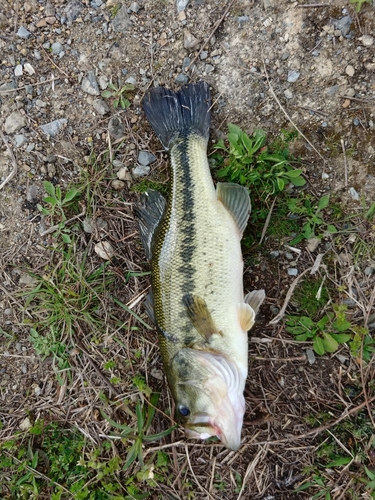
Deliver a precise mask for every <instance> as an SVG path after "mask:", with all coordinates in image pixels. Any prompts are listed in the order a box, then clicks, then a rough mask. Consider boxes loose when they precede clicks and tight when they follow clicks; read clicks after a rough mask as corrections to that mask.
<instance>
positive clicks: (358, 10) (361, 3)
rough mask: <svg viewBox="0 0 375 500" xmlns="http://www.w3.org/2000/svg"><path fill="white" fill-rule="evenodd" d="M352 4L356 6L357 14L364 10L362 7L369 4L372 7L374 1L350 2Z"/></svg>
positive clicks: (358, 0) (353, 0) (356, 0)
mask: <svg viewBox="0 0 375 500" xmlns="http://www.w3.org/2000/svg"><path fill="white" fill-rule="evenodd" d="M350 3H351V4H353V5H354V6H355V10H356V12H360V11H361V9H362V5H363V4H365V3H368V4H370V5H371V3H372V0H350Z"/></svg>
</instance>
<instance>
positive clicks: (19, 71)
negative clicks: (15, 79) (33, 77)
mask: <svg viewBox="0 0 375 500" xmlns="http://www.w3.org/2000/svg"><path fill="white" fill-rule="evenodd" d="M22 75H23V68H22V64H17V66H16V67H15V68H14V76H22Z"/></svg>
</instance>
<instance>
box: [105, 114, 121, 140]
mask: <svg viewBox="0 0 375 500" xmlns="http://www.w3.org/2000/svg"><path fill="white" fill-rule="evenodd" d="M108 132H109V135H110V136H111V137H112V138H113V139H121V137H124V135H125V127H124V125H123V123H122V121H121V120H120V118H119V117H118V116H113V117H112V118H111V119H110V120H109V122H108Z"/></svg>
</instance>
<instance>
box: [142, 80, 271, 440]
mask: <svg viewBox="0 0 375 500" xmlns="http://www.w3.org/2000/svg"><path fill="white" fill-rule="evenodd" d="M210 106H211V101H210V92H209V87H208V85H207V84H206V83H205V82H200V83H197V84H194V85H188V86H186V87H184V88H182V90H180V92H177V93H175V92H173V91H171V90H168V89H165V88H161V87H159V88H155V89H152V90H150V91H149V92H148V93H147V94H146V96H145V99H144V111H145V114H146V117H147V119H148V121H149V123H150V124H151V126H152V128H153V129H154V131H155V133H156V135H157V136H158V138H159V140H160V142H161V143H162V145H163V146H164V147H165V148H166V149H167V150H169V155H170V163H171V178H170V186H171V190H170V196H169V200H168V202H166V201H165V200H164V198H163V197H162V196H161V195H160V194H159V193H158V192H156V191H149V192H147V193H145V195H144V197H143V205H142V206H139V207H138V208H136V213H137V216H138V218H139V224H140V233H141V239H142V243H143V245H144V247H145V251H146V255H147V258H148V259H150V260H151V266H152V297H149V298H148V300H147V309H148V313H149V315H150V316H151V317H152V318H153V320H154V322H155V325H156V328H157V331H158V336H159V344H160V349H161V354H162V359H163V364H164V368H165V373H166V375H167V380H168V384H169V387H170V390H171V392H172V395H173V398H174V401H175V404H176V409H177V413H178V415H179V417H180V420H181V421H182V423H183V425H184V427H185V431H186V435H187V437H193V438H200V439H206V438H208V437H210V436H217V437H218V438H219V439H220V440H221V441H222V443H223V444H224V445H225V446H227V447H228V448H230V449H233V450H236V449H238V448H239V446H240V443H241V429H242V423H243V416H244V412H245V400H244V396H243V391H244V387H245V381H246V377H247V370H248V339H247V331H248V330H249V329H250V328H251V327H252V326H253V324H254V319H255V314H256V312H257V310H258V308H259V306H260V304H261V303H262V301H263V299H264V291H263V290H260V291H254V292H251V293H250V294H248V295H247V296H246V297H244V292H243V276H242V274H243V261H242V254H241V246H240V241H241V238H242V234H243V231H244V229H245V227H246V225H247V221H248V217H249V213H250V199H249V195H248V191H247V189H245V188H244V187H242V186H239V185H237V184H231V183H218V184H217V186H216V189H215V187H214V184H213V181H212V178H211V174H210V168H209V165H208V160H207V143H208V138H209V127H210Z"/></svg>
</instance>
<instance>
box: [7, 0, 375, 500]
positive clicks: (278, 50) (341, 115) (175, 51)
mask: <svg viewBox="0 0 375 500" xmlns="http://www.w3.org/2000/svg"><path fill="white" fill-rule="evenodd" d="M177 4H179V5H181V6H183V4H184V2H183V1H181V0H180V1H179V2H177ZM185 4H186V2H185ZM0 27H1V30H0V60H1V64H0V130H1V131H2V134H1V140H0V186H1V189H0V420H1V421H2V423H3V428H2V429H0V439H2V440H5V439H7V438H8V437H9V436H10V435H11V434H13V433H14V432H15V431H16V430H17V429H18V428H19V426H20V424H21V423H22V422H23V421H24V419H25V417H26V416H27V415H28V414H29V412H30V411H32V412H33V413H34V414H35V415H38V416H39V418H48V419H51V420H54V419H55V420H59V421H61V422H69V423H70V424H71V425H76V426H77V428H79V429H81V430H82V432H83V433H85V435H88V436H92V439H94V440H96V441H97V440H100V439H102V437H103V435H106V434H108V432H109V430H108V427H106V422H103V421H102V420H100V419H97V418H96V417H95V415H96V413H95V411H97V408H100V405H101V402H100V401H99V399H100V398H99V397H98V393H99V391H100V390H102V389H103V380H102V378H101V377H100V376H99V375H98V373H97V370H95V368H94V367H93V364H90V363H88V364H87V362H86V361H85V360H82V359H80V356H78V354H77V353H73V354H72V358H74V359H75V361H74V363H75V371H76V374H77V375H76V378H75V380H76V382H75V383H74V384H73V385H69V384H67V381H66V379H64V380H63V384H62V385H59V384H58V383H57V381H56V380H55V377H54V375H53V367H52V363H51V362H50V360H49V358H47V359H44V360H42V359H41V358H40V357H38V355H37V353H36V352H35V349H34V347H33V346H32V344H31V343H30V341H29V328H28V327H27V323H30V322H31V321H32V316H33V313H32V311H30V312H29V311H28V310H27V308H26V309H25V307H24V303H25V299H24V297H22V296H21V295H20V292H23V291H25V290H27V289H28V287H30V286H33V283H34V281H33V279H34V278H33V277H30V274H29V272H30V270H31V271H32V272H33V273H34V274H37V273H38V272H41V273H43V272H44V273H47V274H48V272H50V270H51V269H52V268H53V267H54V266H56V265H57V264H56V262H55V261H52V260H51V248H53V245H54V243H55V242H54V240H53V238H52V233H53V231H49V228H50V225H51V223H52V222H51V220H50V219H49V218H48V217H47V216H44V215H43V214H41V212H40V210H39V209H38V207H37V205H38V204H40V203H42V199H43V197H44V196H45V195H46V193H45V190H44V188H43V181H46V180H48V181H50V182H51V183H52V184H54V185H55V186H60V187H61V189H62V190H63V191H64V192H65V191H66V190H67V189H68V186H70V185H71V184H72V183H74V182H78V180H79V179H82V178H85V179H86V181H85V182H86V185H87V186H88V189H89V190H90V197H89V199H90V203H91V205H90V207H88V206H86V207H81V208H82V213H81V216H79V217H76V219H75V221H74V222H75V223H77V222H78V229H77V230H76V229H75V231H77V232H76V234H77V238H78V241H79V248H80V251H83V250H84V251H85V252H86V255H87V259H88V261H89V262H90V266H92V268H95V266H96V267H98V266H100V265H101V264H102V262H103V260H102V259H101V258H100V256H98V255H97V253H96V252H95V249H94V247H95V244H97V243H98V242H99V241H104V240H106V241H110V242H111V245H112V247H113V248H114V252H115V257H114V259H113V260H112V263H111V266H112V268H111V269H112V271H113V274H114V275H116V276H120V278H121V280H120V283H121V287H123V288H121V287H120V285H119V289H118V290H117V292H118V296H119V297H122V300H123V302H124V303H126V304H127V305H128V306H129V307H131V308H132V309H134V311H135V313H136V314H137V315H139V316H141V317H144V314H143V307H142V302H143V298H144V296H145V294H146V291H147V288H148V287H149V277H148V276H145V277H143V276H140V277H137V278H136V279H134V280H130V279H129V277H128V276H129V275H128V274H127V273H131V272H133V273H135V272H137V273H142V272H147V271H149V266H148V264H147V263H146V262H145V257H144V254H143V251H142V249H141V247H140V243H139V237H138V232H137V226H136V223H135V221H134V218H133V215H132V210H131V205H132V203H133V202H135V201H136V200H137V197H138V195H137V194H136V193H134V192H133V191H132V189H131V188H132V186H133V185H134V184H136V183H139V182H140V180H142V179H143V177H140V176H139V172H141V173H143V174H146V178H153V179H158V180H160V179H161V180H163V179H165V178H166V176H167V173H166V172H167V163H166V156H165V154H164V152H163V151H162V149H161V147H160V144H159V143H158V142H157V140H156V139H155V137H154V135H153V134H152V132H151V129H150V127H149V126H148V124H147V123H146V122H145V117H144V114H143V111H142V106H141V102H142V98H143V96H144V94H145V92H146V91H147V89H148V88H150V87H152V86H156V85H166V86H168V87H171V88H173V89H178V88H179V87H180V86H181V85H182V84H184V83H187V82H188V81H191V82H196V81H198V80H202V79H204V80H206V81H207V82H208V83H209V84H210V86H211V88H212V97H213V109H212V116H213V119H212V130H211V138H212V143H214V142H216V141H217V140H218V138H221V137H224V135H225V134H226V132H227V123H235V124H238V125H240V126H241V127H242V128H243V129H244V130H246V131H248V132H251V131H253V130H254V129H255V128H262V129H264V130H265V131H266V132H267V133H268V134H269V135H270V137H275V136H277V135H278V134H279V133H280V131H281V130H283V129H288V130H291V129H292V128H293V127H297V128H298V130H299V132H300V133H301V135H300V137H299V139H298V141H296V142H295V143H294V146H293V147H294V149H295V151H294V152H295V154H296V155H297V156H300V157H301V160H302V165H303V169H304V174H305V176H306V178H307V180H308V184H309V189H311V191H312V192H314V193H315V194H316V195H317V196H320V195H321V194H323V193H333V194H335V196H336V200H338V201H340V203H342V205H344V206H345V207H347V209H348V210H350V211H351V213H354V214H355V213H357V212H358V213H359V212H360V211H361V210H363V207H364V206H366V207H369V206H370V205H371V203H372V202H373V201H374V198H375V194H374V193H375V77H374V74H375V37H374V32H375V7H374V5H373V4H371V3H364V4H363V6H362V8H361V10H360V12H358V13H357V12H356V9H355V6H354V5H353V4H351V3H350V2H349V0H348V1H344V0H328V2H324V3H311V4H309V3H308V2H305V1H301V0H298V1H290V0H278V1H277V0H252V1H247V0H234V1H232V2H226V1H223V0H190V2H188V4H187V5H186V7H185V8H184V9H182V10H181V12H178V11H177V7H176V2H175V0H138V1H137V2H130V1H126V2H123V3H122V4H121V3H118V2H117V0H107V2H105V1H102V0H92V1H89V0H83V1H82V2H81V1H80V0H71V1H69V2H68V1H65V0H55V1H54V0H51V1H50V2H47V1H46V0H26V1H24V2H21V1H19V0H17V1H14V0H2V3H1V9H0ZM109 83H112V84H113V85H114V86H115V87H116V88H118V89H122V88H123V87H124V86H125V85H126V84H129V85H132V86H133V87H132V88H131V89H129V90H127V91H125V93H124V96H126V98H128V99H129V102H130V106H129V107H128V108H127V109H121V108H120V107H118V108H115V107H114V100H115V99H116V98H117V97H118V95H117V96H116V95H114V96H108V95H107V96H106V97H103V96H102V95H101V94H102V93H103V92H104V91H105V90H107V91H108V90H111V89H110V88H109V87H108V84H109ZM112 92H113V93H116V92H115V91H114V90H113V89H112ZM52 122H53V123H52ZM302 134H303V135H302ZM140 152H150V153H152V154H153V155H154V156H155V158H156V160H155V161H154V162H151V163H148V164H146V165H143V170H142V168H140V167H142V165H139V153H140ZM348 152H351V154H348ZM93 155H94V156H95V158H96V160H95V165H96V167H95V168H96V170H95V169H94V170H93V167H92V157H93ZM146 163H147V162H146ZM97 165H100V166H99V167H98V166H97ZM137 169H138V171H137ZM90 181H92V184H91V185H90ZM89 208H90V213H91V217H92V219H95V220H96V221H98V219H100V220H101V221H102V222H103V221H104V222H103V224H104V226H102V227H101V228H100V227H99V226H96V229H95V230H92V231H91V232H89V231H87V230H84V228H83V222H84V220H85V214H84V212H85V211H87V212H89ZM86 222H87V218H86ZM364 231H367V235H369V234H370V233H371V231H372V233H371V234H372V235H373V226H372V227H371V226H369V227H368V226H366V228H365V229H364ZM273 244H274V243H273ZM278 244H279V245H282V244H281V243H278ZM266 245H267V244H265V246H266ZM271 245H272V244H271ZM274 245H275V244H274ZM347 245H348V246H346V248H350V242H349V243H347ZM301 248H302V255H301V257H300V260H299V264H298V265H299V266H300V267H299V269H300V271H303V270H304V269H306V268H308V267H309V266H311V265H312V263H313V262H314V259H315V257H316V254H314V252H309V251H308V250H306V249H305V248H304V247H301ZM272 250H273V251H279V250H280V246H279V247H277V246H274V247H272V246H271V247H267V255H268V254H269V252H270V251H272ZM246 257H249V256H246ZM253 257H254V256H253ZM341 257H342V259H344V257H343V256H341ZM374 258H375V257H374V253H373V252H372V253H371V252H370V254H367V255H366V258H365V259H363V261H362V262H360V263H359V264H358V266H357V267H358V269H357V271H358V273H362V274H361V276H362V278H363V280H362V281H361V286H360V288H361V290H363V294H364V296H366V297H369V295H370V294H371V290H373V288H374V280H373V278H371V277H369V276H367V275H366V276H364V275H363V272H364V270H365V269H366V268H367V267H368V266H369V265H372V264H374ZM251 262H255V263H254V264H253V265H252V266H251V268H250V267H247V269H246V273H245V283H246V285H247V287H248V288H249V289H250V288H261V287H262V288H265V289H266V294H267V299H266V302H265V305H264V306H263V307H262V310H261V313H260V318H259V322H258V325H257V326H256V328H254V330H253V332H252V337H251V342H250V358H251V368H250V374H249V380H248V385H247V389H246V399H247V403H248V408H247V414H246V416H245V425H244V431H243V436H244V439H243V443H244V444H243V446H242V447H241V449H240V450H239V452H236V453H234V452H229V451H228V450H224V449H223V448H222V447H221V446H219V445H218V444H210V445H205V444H202V443H201V444H196V443H193V442H185V440H184V437H183V434H182V432H180V430H177V431H175V432H174V433H173V434H172V439H171V438H170V437H169V438H167V440H166V441H165V443H166V445H165V450H166V451H167V452H168V453H170V457H171V467H172V469H173V475H174V477H175V481H171V484H172V483H173V487H172V486H163V490H162V491H163V492H164V493H163V494H165V497H164V498H167V497H168V498H215V499H219V498H230V499H232V498H233V499H235V498H249V499H251V498H254V499H255V498H257V499H263V500H266V499H267V500H272V499H289V498H292V495H293V498H312V496H309V494H308V493H303V492H301V493H293V489H294V488H295V486H296V485H298V484H300V483H301V481H302V479H303V470H302V469H303V467H307V466H308V465H309V464H310V465H311V464H312V463H313V461H314V452H315V451H316V447H317V444H316V443H317V441H316V436H317V434H316V433H314V432H312V427H309V425H307V420H306V417H308V416H311V415H314V416H315V417H316V420H315V423H318V424H319V422H323V420H320V416H321V415H322V414H323V413H327V412H328V413H329V415H330V417H331V418H332V421H334V420H335V419H339V418H340V417H341V415H342V414H343V413H344V412H345V411H350V410H351V409H352V408H355V407H356V405H357V406H358V405H359V404H362V402H363V401H362V400H360V401H354V400H353V401H352V400H351V398H350V396H349V395H348V393H347V392H345V388H346V387H348V386H350V385H353V384H354V383H355V382H356V381H358V378H359V374H358V367H357V366H356V365H355V364H353V362H352V361H351V360H350V359H349V358H348V357H347V356H346V353H345V352H342V353H341V357H340V355H339V354H340V353H339V354H338V355H335V356H324V357H321V358H319V359H317V360H316V361H315V363H314V364H310V363H309V362H308V361H307V358H306V345H303V344H302V347H301V344H300V343H298V344H297V343H296V342H293V341H292V339H291V338H290V336H288V335H287V334H285V330H284V327H283V323H282V322H281V323H279V324H278V325H276V326H275V325H269V323H268V321H269V320H270V319H271V318H272V316H273V315H274V311H275V308H276V307H277V308H278V309H279V308H280V307H281V306H282V304H283V301H284V299H285V296H286V293H287V291H288V289H289V287H290V285H291V283H292V282H293V280H294V277H293V276H289V275H288V274H287V272H286V269H287V267H288V262H285V263H283V262H282V261H279V262H278V263H277V264H275V263H272V262H270V260H269V256H268V257H267V258H266V257H264V252H262V250H261V249H260V250H257V255H256V258H253V259H252V260H251ZM341 263H342V262H341ZM272 266H275V267H274V268H273V267H272ZM343 266H344V267H345V263H344V264H343ZM347 269H349V268H345V270H347ZM344 274H345V273H340V272H338V274H337V276H336V277H335V279H336V280H337V283H339V284H342V282H343V281H345V280H344V277H343V275H344ZM356 276H357V275H356ZM357 277H358V276H357ZM358 279H359V278H358ZM105 304H106V302H105V301H104V303H103V308H104V307H105ZM366 304H368V307H370V309H371V311H365V312H363V311H362V313H363V314H365V315H366V314H368V316H369V315H370V313H371V312H373V310H372V308H373V302H372V303H371V301H370V302H369V301H367V302H366ZM101 314H102V319H103V324H102V326H101V327H99V328H98V332H96V333H95V335H93V336H94V337H95V339H96V340H95V339H94V342H96V348H95V351H92V350H91V349H92V348H91V347H90V342H92V341H93V338H92V337H90V335H89V334H88V333H87V332H81V333H82V335H81V336H80V339H81V340H80V342H81V344H80V345H75V348H76V349H77V350H78V351H77V352H79V350H80V349H81V347H82V349H86V351H88V352H89V353H91V354H92V358H93V359H95V362H96V364H97V366H99V367H100V366H101V365H102V363H104V362H105V361H108V360H110V359H112V358H113V359H115V358H116V359H117V360H122V361H123V363H122V364H121V362H119V365H118V372H117V373H116V375H118V376H119V377H120V378H122V380H123V381H124V380H127V376H128V375H127V371H128V370H129V365H127V364H126V363H127V362H128V361H129V353H132V352H135V351H136V350H139V351H140V352H141V353H142V359H141V360H138V361H137V362H134V363H133V364H131V366H132V367H131V370H132V371H133V373H137V372H140V373H142V374H144V376H145V378H146V380H147V383H148V384H149V385H150V386H151V387H157V386H159V385H160V384H161V383H162V380H160V377H161V379H162V375H161V373H162V372H161V364H160V359H159V354H158V348H157V343H156V336H155V335H154V334H153V333H150V332H148V331H147V330H145V332H143V334H142V335H141V333H142V330H139V331H138V332H137V336H136V337H135V334H134V333H133V334H132V328H134V327H135V326H136V325H137V323H136V322H135V321H134V318H133V317H132V318H131V319H129V318H128V316H127V313H125V312H122V315H120V316H121V322H122V324H123V325H125V326H124V328H123V333H122V334H120V337H121V344H120V343H117V342H114V341H113V338H114V337H113V335H114V331H115V330H116V336H117V335H118V327H117V324H116V326H111V323H110V321H109V322H108V323H107V319H108V318H109V316H110V310H105V311H102V313H101ZM360 314H361V310H360V309H359V310H358V311H357V310H354V311H353V317H356V315H357V316H360ZM368 316H367V317H368ZM138 326H139V324H138ZM76 333H77V332H76ZM100 335H101V337H100ZM78 358H79V359H78ZM373 375H374V365H373V364H372V366H371V365H370V366H369V367H368V368H367V371H366V373H365V376H366V377H367V378H368V379H371V378H372V377H373ZM158 377H159V378H158ZM107 389H108V388H107ZM117 389H118V394H113V393H111V389H108V391H109V394H110V396H112V397H115V396H118V395H119V394H122V395H123V397H133V396H134V393H135V392H136V391H135V390H134V387H133V388H128V387H124V386H121V384H120V385H118V386H117ZM103 390H105V386H104V389H103ZM338 395H339V396H338ZM338 399H339V400H340V401H341V404H342V406H341V408H338V406H337V401H338ZM170 405H171V402H170V400H169V396H168V393H167V390H166V389H164V392H163V393H162V398H161V400H160V403H159V406H160V407H161V408H162V409H163V408H164V409H165V408H168V407H170ZM168 424H169V421H168V420H167V419H166V418H165V417H164V415H163V414H162V413H161V414H160V415H159V414H158V422H157V424H156V428H157V431H160V430H162V429H163V428H165V426H167V425H168ZM322 425H323V424H322ZM100 436H101V437H100ZM173 443H175V445H173ZM172 450H173V451H172ZM180 469H181V470H184V472H183V474H179V473H178V471H179V470H180ZM236 473H239V474H240V475H241V477H242V479H243V483H242V487H241V488H238V484H237V483H236V480H235V474H236ZM217 478H219V479H220V481H225V482H226V484H227V490H225V492H220V490H219V489H217V488H216V489H215V488H213V482H214V481H215V482H220V481H219V479H217ZM186 481H190V482H191V484H192V485H193V486H192V488H193V490H192V491H193V496H188V495H187V493H186V491H187V490H184V488H185V486H184V484H185V482H186ZM335 481H336V482H335V485H334V486H335V488H336V490H335V491H336V492H337V494H336V496H334V495H333V496H332V498H352V497H349V496H346V495H347V491H346V490H345V488H347V484H350V481H349V483H348V480H347V477H346V476H345V474H343V475H342V477H341V478H338V479H336V480H335ZM236 488H237V489H236ZM0 490H1V485H0ZM189 494H191V491H190V493H189ZM168 495H170V496H168ZM173 495H175V496H173ZM340 495H341V496H340ZM358 495H359V496H358V497H356V498H361V499H367V498H371V497H370V496H369V493H368V491H364V490H363V491H362V492H360V493H359V494H358ZM72 498H73V497H72ZM155 498H157V497H156V496H155ZM353 498H354V497H353Z"/></svg>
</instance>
